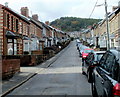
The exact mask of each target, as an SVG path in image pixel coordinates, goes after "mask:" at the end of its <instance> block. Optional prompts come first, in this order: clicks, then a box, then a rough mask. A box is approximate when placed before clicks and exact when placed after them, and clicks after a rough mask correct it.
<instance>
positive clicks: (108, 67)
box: [104, 53, 115, 73]
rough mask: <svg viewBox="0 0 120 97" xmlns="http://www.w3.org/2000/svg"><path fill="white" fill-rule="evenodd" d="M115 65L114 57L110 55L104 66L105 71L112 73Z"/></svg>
mask: <svg viewBox="0 0 120 97" xmlns="http://www.w3.org/2000/svg"><path fill="white" fill-rule="evenodd" d="M114 64H115V59H114V56H113V55H112V54H110V53H109V55H108V56H107V59H106V61H105V64H104V69H105V70H106V71H108V72H110V73H111V72H112V68H113V65H114Z"/></svg>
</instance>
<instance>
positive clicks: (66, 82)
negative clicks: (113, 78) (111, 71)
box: [8, 41, 91, 95]
mask: <svg viewBox="0 0 120 97" xmlns="http://www.w3.org/2000/svg"><path fill="white" fill-rule="evenodd" d="M8 95H91V87H90V84H89V83H88V82H87V78H86V77H85V76H84V75H82V69H81V59H80V57H79V54H78V51H77V48H76V46H75V41H73V42H71V43H70V45H69V46H68V48H67V49H65V51H64V52H63V53H62V54H61V56H60V57H59V58H58V59H57V60H56V61H55V62H54V63H53V64H51V66H50V67H48V68H45V69H44V70H43V71H40V72H38V74H37V75H36V76H34V77H33V78H32V79H30V80H29V81H27V82H26V83H24V84H23V85H22V86H20V87H18V88H17V89H15V90H14V91H12V92H11V93H10V94H8Z"/></svg>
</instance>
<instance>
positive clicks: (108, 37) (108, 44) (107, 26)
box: [105, 0, 110, 50]
mask: <svg viewBox="0 0 120 97" xmlns="http://www.w3.org/2000/svg"><path fill="white" fill-rule="evenodd" d="M105 13H106V28H107V29H106V31H107V50H109V49H110V36H109V23H108V22H109V21H108V12H107V2H106V0H105Z"/></svg>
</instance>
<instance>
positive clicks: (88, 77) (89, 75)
mask: <svg viewBox="0 0 120 97" xmlns="http://www.w3.org/2000/svg"><path fill="white" fill-rule="evenodd" d="M91 77H92V76H91V74H90V71H88V74H87V79H88V82H89V83H91V82H92V81H91V80H92V79H91Z"/></svg>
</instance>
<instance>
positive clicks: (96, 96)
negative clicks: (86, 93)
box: [91, 82, 98, 97]
mask: <svg viewBox="0 0 120 97" xmlns="http://www.w3.org/2000/svg"><path fill="white" fill-rule="evenodd" d="M91 87H92V96H93V97H98V94H97V91H96V88H95V83H94V82H93V83H92V84H91Z"/></svg>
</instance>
